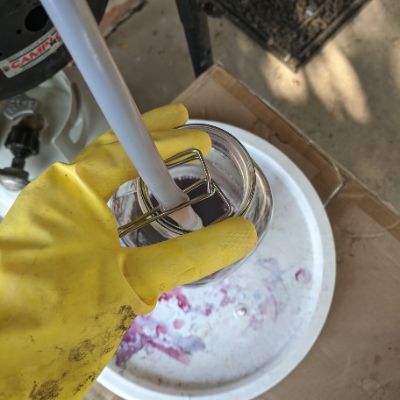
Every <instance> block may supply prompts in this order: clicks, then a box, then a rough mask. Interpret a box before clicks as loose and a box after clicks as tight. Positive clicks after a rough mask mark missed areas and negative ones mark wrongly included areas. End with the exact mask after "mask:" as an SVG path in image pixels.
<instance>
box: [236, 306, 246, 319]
mask: <svg viewBox="0 0 400 400" xmlns="http://www.w3.org/2000/svg"><path fill="white" fill-rule="evenodd" d="M234 314H235V317H238V318H241V317H244V316H245V315H246V314H247V308H246V306H245V305H243V304H239V305H237V306H236V308H235V312H234Z"/></svg>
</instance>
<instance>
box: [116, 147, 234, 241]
mask: <svg viewBox="0 0 400 400" xmlns="http://www.w3.org/2000/svg"><path fill="white" fill-rule="evenodd" d="M182 157H187V158H184V159H182ZM196 161H199V162H200V163H201V166H202V168H203V172H204V178H201V179H199V180H198V181H196V182H194V183H193V184H192V185H190V186H189V187H187V188H186V189H184V190H183V191H184V193H189V192H191V191H192V190H194V189H196V188H198V187H199V186H201V185H203V184H206V187H207V193H206V194H202V195H200V196H197V197H195V198H194V199H192V200H189V201H187V202H186V203H183V204H181V205H180V206H178V207H174V208H172V209H170V210H166V211H161V209H160V206H159V205H158V206H156V207H154V208H152V209H151V210H150V211H148V212H146V213H145V214H143V215H141V216H140V217H138V218H136V219H134V220H133V221H131V222H128V223H127V224H125V225H122V226H120V227H119V228H118V235H119V237H120V238H121V237H123V236H125V235H126V234H128V233H129V232H132V231H134V230H136V229H139V228H142V227H143V226H145V225H148V224H150V223H152V222H154V221H156V220H158V219H160V218H164V217H166V216H168V215H170V214H172V213H174V212H176V211H179V210H182V208H185V207H187V206H191V205H192V204H196V203H198V202H200V201H203V200H205V199H208V198H210V197H211V196H213V195H214V194H215V193H217V194H218V195H219V196H220V197H221V199H222V201H223V202H224V203H225V205H226V207H227V211H226V213H225V214H223V215H221V216H220V217H219V218H217V219H216V220H215V221H214V222H212V223H211V224H210V225H212V224H216V223H217V222H221V221H223V220H225V219H227V218H229V217H230V216H231V215H232V213H233V207H232V204H231V203H230V201H229V200H228V199H227V197H226V196H225V194H224V193H223V191H222V190H221V189H220V187H219V186H218V185H217V184H216V182H215V181H214V180H213V179H212V177H211V172H210V170H209V168H208V165H207V163H206V162H205V160H204V157H203V155H202V153H201V151H200V150H197V149H191V150H187V151H183V152H181V153H179V154H176V155H175V156H173V157H170V158H168V159H167V160H165V164H166V165H167V167H168V169H172V168H174V167H177V166H179V165H183V164H188V163H191V162H196ZM139 185H141V186H142V187H143V188H144V189H145V190H146V191H147V187H146V185H145V183H144V182H143V180H142V179H141V178H140V177H139Z"/></svg>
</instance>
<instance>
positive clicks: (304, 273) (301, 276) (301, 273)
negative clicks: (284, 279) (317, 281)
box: [294, 268, 311, 284]
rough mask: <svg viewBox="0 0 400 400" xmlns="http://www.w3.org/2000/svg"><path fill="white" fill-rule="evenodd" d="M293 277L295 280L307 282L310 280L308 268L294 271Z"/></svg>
mask: <svg viewBox="0 0 400 400" xmlns="http://www.w3.org/2000/svg"><path fill="white" fill-rule="evenodd" d="M294 276H295V278H296V281H297V282H300V283H303V284H307V283H310V282H311V273H310V271H309V270H308V269H303V268H300V269H299V270H298V271H297V272H296V273H295V275H294Z"/></svg>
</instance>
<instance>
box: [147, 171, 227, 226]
mask: <svg viewBox="0 0 400 400" xmlns="http://www.w3.org/2000/svg"><path fill="white" fill-rule="evenodd" d="M198 180H199V178H196V177H193V176H181V177H178V178H175V179H174V181H175V183H176V184H177V185H178V187H179V188H180V189H186V188H187V187H189V186H190V185H192V184H193V183H195V182H197V181H198ZM206 193H207V188H206V185H205V184H203V185H201V186H199V187H198V188H196V189H194V190H192V191H191V192H189V193H188V195H189V197H190V199H194V198H195V197H197V196H201V195H202V194H206ZM150 199H151V202H152V203H153V205H157V204H158V203H157V200H156V199H155V198H154V196H152V195H151V196H150ZM192 207H193V210H194V211H195V212H196V214H197V215H198V216H199V217H200V218H201V220H202V221H203V225H204V226H207V225H210V224H211V223H212V222H214V221H215V220H216V219H217V218H219V217H221V216H222V215H224V214H225V213H226V211H227V207H226V205H225V203H224V202H223V200H222V199H221V197H220V196H219V195H218V194H217V193H215V194H214V195H213V196H211V197H210V198H208V199H205V200H202V201H200V202H199V203H196V204H193V205H192ZM166 219H168V221H169V222H172V223H175V221H173V220H172V219H171V218H168V217H166ZM175 224H176V223H175Z"/></svg>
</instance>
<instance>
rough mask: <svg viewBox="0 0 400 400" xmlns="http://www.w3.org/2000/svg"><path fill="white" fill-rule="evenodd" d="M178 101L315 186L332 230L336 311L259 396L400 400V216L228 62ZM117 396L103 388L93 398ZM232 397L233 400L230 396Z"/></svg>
mask: <svg viewBox="0 0 400 400" xmlns="http://www.w3.org/2000/svg"><path fill="white" fill-rule="evenodd" d="M175 101H177V102H182V103H183V104H185V106H186V107H187V108H188V110H189V114H190V116H191V117H192V118H200V119H208V120H215V121H220V122H225V123H229V124H232V125H236V126H238V127H240V128H243V129H246V130H248V131H250V132H253V133H255V134H257V135H259V136H261V137H262V138H264V139H265V140H267V141H269V142H270V143H272V144H273V145H274V146H276V147H277V148H279V149H280V150H281V151H282V152H283V153H285V154H286V155H287V156H288V157H289V158H291V159H292V161H294V162H295V163H296V164H297V166H298V167H299V168H300V169H301V170H302V171H303V172H304V174H305V175H306V176H307V177H308V178H309V179H310V181H311V182H312V184H313V185H314V187H315V189H316V191H317V193H318V194H319V196H320V198H321V201H322V202H323V203H324V204H325V205H326V210H327V213H328V216H329V219H330V222H331V225H332V229H333V233H334V237H335V245H336V253H337V280H336V288H335V294H334V298H333V303H332V307H331V311H330V313H329V315H328V319H327V322H326V325H325V327H324V328H323V330H322V333H321V335H320V337H319V338H318V340H317V342H316V344H315V345H314V347H313V348H312V349H311V351H310V352H309V354H308V355H307V356H306V357H305V359H304V360H303V361H302V362H301V363H300V364H299V366H298V367H297V368H296V369H295V370H294V371H293V372H292V373H291V374H289V375H288V376H287V377H286V378H285V379H284V380H283V381H282V382H280V383H279V384H278V385H276V386H275V387H274V388H272V389H271V390H269V391H268V392H266V393H264V394H262V395H261V396H259V397H258V398H257V399H259V400H261V399H262V400H293V399H304V400H336V399H340V400H347V399H348V400H365V399H371V400H399V399H400V216H399V215H398V214H397V213H396V211H395V210H393V209H391V208H389V206H387V205H385V204H383V203H382V202H381V201H380V200H379V199H378V198H377V197H376V196H375V195H374V194H373V193H371V192H370V191H369V190H368V189H367V188H365V187H364V186H363V185H362V184H361V183H360V182H359V181H357V179H355V178H354V176H352V175H351V174H350V173H349V172H348V171H346V170H345V169H344V168H343V167H342V166H340V165H339V164H337V163H336V162H335V161H334V160H333V159H332V158H331V157H329V156H328V155H327V154H325V153H324V152H323V151H322V150H321V149H320V148H319V147H318V146H316V145H315V144H314V143H312V142H311V141H310V140H309V139H308V138H307V137H306V136H305V135H304V134H302V133H301V132H299V131H298V130H297V129H296V128H294V127H293V126H292V125H291V124H290V123H289V122H288V121H286V120H285V119H284V118H283V117H282V116H280V115H279V114H278V113H277V112H276V111H274V110H273V108H272V107H271V106H269V105H268V104H266V103H265V102H264V101H263V100H261V99H260V98H258V97H257V96H256V95H255V94H253V93H251V92H250V91H249V90H248V89H247V88H246V87H245V86H244V85H243V84H241V83H240V82H239V81H237V80H236V79H235V78H234V77H233V76H232V75H230V74H229V73H228V72H227V71H226V70H225V69H223V68H222V67H221V66H218V65H216V66H214V67H212V68H211V69H209V70H208V71H207V72H206V73H204V74H203V75H202V76H200V77H199V78H198V79H197V80H196V81H195V82H194V83H193V84H192V85H191V86H190V87H189V88H188V89H186V90H185V91H184V92H183V93H182V94H181V95H180V96H179V97H178V98H177V99H176V100H175ZM95 398H96V399H99V398H101V399H104V400H106V399H107V400H111V399H112V400H117V399H119V397H117V396H115V395H113V394H112V393H110V392H108V391H107V390H106V389H104V388H102V387H101V386H100V385H99V384H97V383H96V384H95V385H93V387H92V389H91V390H90V391H89V392H88V394H87V395H86V396H85V399H86V400H92V399H95ZM227 399H228V398H227Z"/></svg>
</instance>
